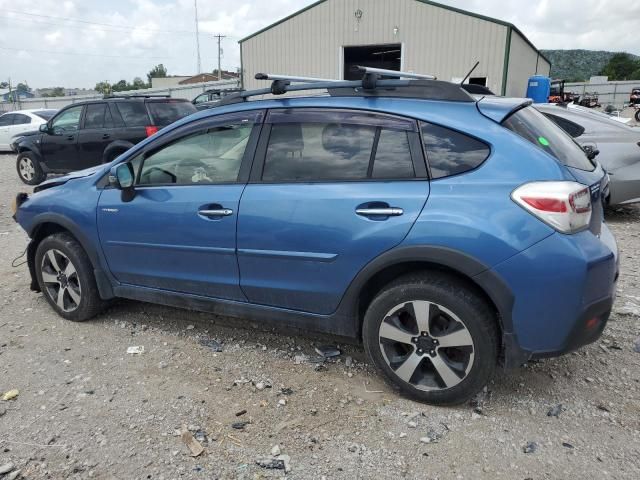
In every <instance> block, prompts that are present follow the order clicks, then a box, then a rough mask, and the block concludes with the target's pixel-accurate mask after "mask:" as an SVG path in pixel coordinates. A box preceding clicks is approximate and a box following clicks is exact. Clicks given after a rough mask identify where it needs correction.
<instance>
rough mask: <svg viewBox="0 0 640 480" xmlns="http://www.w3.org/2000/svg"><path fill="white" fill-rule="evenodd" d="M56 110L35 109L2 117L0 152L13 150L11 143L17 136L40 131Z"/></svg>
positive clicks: (0, 118)
mask: <svg viewBox="0 0 640 480" xmlns="http://www.w3.org/2000/svg"><path fill="white" fill-rule="evenodd" d="M55 113H56V110H48V109H34V110H16V111H13V112H8V113H5V114H3V115H0V152H3V151H7V150H11V142H12V139H13V137H15V136H16V135H21V134H25V133H26V132H29V131H33V130H36V131H37V130H38V127H39V126H40V125H41V124H43V123H47V120H49V119H50V118H51V117H52V116H53V115H54V114H55Z"/></svg>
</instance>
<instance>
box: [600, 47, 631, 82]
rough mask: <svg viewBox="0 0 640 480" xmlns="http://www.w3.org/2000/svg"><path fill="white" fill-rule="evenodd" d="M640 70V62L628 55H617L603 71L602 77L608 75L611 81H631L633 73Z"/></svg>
mask: <svg viewBox="0 0 640 480" xmlns="http://www.w3.org/2000/svg"><path fill="white" fill-rule="evenodd" d="M638 69H640V62H639V61H637V60H634V58H633V57H632V56H631V55H629V54H628V53H616V54H615V55H614V56H613V57H611V59H610V60H609V63H607V65H605V67H604V68H603V69H602V72H601V73H600V75H606V76H607V77H609V80H627V79H631V78H632V76H633V73H634V72H635V71H636V70H638Z"/></svg>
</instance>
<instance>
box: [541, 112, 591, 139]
mask: <svg viewBox="0 0 640 480" xmlns="http://www.w3.org/2000/svg"><path fill="white" fill-rule="evenodd" d="M544 115H545V116H546V117H547V118H548V119H550V120H551V121H552V122H553V123H555V124H556V125H558V126H559V127H560V128H561V129H563V130H564V131H565V132H567V133H568V134H569V135H571V136H572V137H573V138H578V137H579V136H580V135H582V134H583V133H584V131H585V128H584V127H583V126H581V125H578V124H577V123H574V122H572V121H571V120H567V119H566V118H562V117H558V116H557V115H553V114H551V113H545V114H544Z"/></svg>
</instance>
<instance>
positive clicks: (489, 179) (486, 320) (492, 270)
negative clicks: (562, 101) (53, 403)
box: [15, 74, 618, 404]
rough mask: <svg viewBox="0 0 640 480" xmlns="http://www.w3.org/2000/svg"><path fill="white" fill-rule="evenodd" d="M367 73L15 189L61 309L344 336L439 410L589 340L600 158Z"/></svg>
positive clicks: (255, 105)
mask: <svg viewBox="0 0 640 480" xmlns="http://www.w3.org/2000/svg"><path fill="white" fill-rule="evenodd" d="M367 75H368V76H365V79H364V80H363V81H362V82H342V83H335V84H331V85H329V88H328V90H329V93H330V94H329V95H325V96H308V97H292V96H285V98H280V97H277V96H276V97H272V98H270V99H263V100H253V101H249V99H250V98H251V97H252V92H244V93H240V94H237V95H234V96H230V97H227V98H226V99H225V100H224V101H223V102H222V104H221V105H220V106H219V107H217V108H214V109H211V110H207V111H203V112H200V113H198V114H195V115H191V116H189V117H187V118H185V119H183V120H181V121H179V122H177V123H175V124H174V125H172V126H170V127H168V128H166V129H164V130H162V131H160V132H159V133H158V134H156V135H154V136H153V137H152V138H149V139H147V140H145V141H143V142H142V143H140V144H138V145H136V146H135V147H133V148H131V150H129V151H127V152H126V153H125V154H123V155H122V156H120V157H119V158H118V159H116V160H115V161H114V162H112V163H111V164H110V165H104V166H98V167H96V168H93V169H91V170H86V171H84V172H76V173H74V174H71V175H68V176H66V177H61V178H56V179H52V180H50V181H48V182H45V183H43V184H42V185H40V186H38V187H36V189H35V193H34V194H33V195H26V194H20V195H19V196H18V197H17V199H16V213H15V217H16V219H17V221H18V222H19V223H20V225H21V226H22V227H23V228H24V229H25V231H26V232H27V233H28V234H29V236H30V238H31V242H30V243H29V248H28V264H29V269H30V272H31V275H32V278H33V282H32V289H33V290H36V291H42V293H43V295H44V297H45V298H46V300H47V301H48V302H49V303H50V305H51V306H52V307H53V309H54V310H55V311H56V312H57V313H58V314H59V315H61V316H62V317H64V318H67V319H69V320H76V321H81V320H87V319H89V318H91V317H93V316H95V315H96V314H98V313H99V312H100V311H101V309H102V308H103V306H104V305H105V303H106V302H107V301H108V300H110V299H112V298H115V297H121V298H129V299H136V300H141V301H146V302H154V303H160V304H166V305H173V306H177V307H184V308H189V309H197V310H202V311H209V312H213V313H216V314H224V315H232V316H237V317H243V318H251V319H252V320H254V321H258V322H264V323H265V324H266V323H269V324H273V323H277V324H279V325H280V326H284V327H296V328H297V329H302V330H315V331H323V332H329V333H332V334H335V335H338V336H345V337H352V338H357V339H360V340H361V341H362V342H363V343H364V346H365V348H366V351H367V353H368V355H369V356H370V358H371V360H372V361H373V363H374V364H375V365H376V366H377V367H378V368H379V370H380V371H381V372H382V374H383V375H384V377H385V378H386V379H387V380H389V381H390V382H391V384H392V385H394V386H395V387H397V388H398V389H399V390H401V391H402V392H404V393H405V394H407V395H409V396H411V397H414V398H417V399H419V400H422V401H425V402H428V403H433V404H454V403H460V402H463V401H465V400H467V399H469V398H470V397H471V396H472V395H473V394H475V393H476V392H478V391H479V390H480V389H481V388H483V386H484V385H485V384H486V383H487V382H488V381H489V380H490V378H491V377H492V375H493V373H494V370H495V368H496V366H497V365H504V366H507V367H510V366H518V365H521V364H523V363H524V362H526V361H527V360H529V359H532V358H540V357H547V356H554V355H560V354H563V353H566V352H569V351H571V350H574V349H576V348H578V347H580V346H582V345H585V344H587V343H590V342H593V341H595V340H596V339H597V338H598V337H599V336H600V334H601V332H602V330H603V329H604V327H605V324H606V322H607V319H608V317H609V314H610V311H611V308H612V303H613V299H614V292H615V285H616V280H617V276H618V258H617V248H616V243H615V240H614V238H613V236H612V235H611V233H610V231H609V229H608V228H607V225H606V224H605V223H604V217H603V206H602V199H603V198H605V197H606V190H607V185H608V178H607V175H606V174H605V172H604V171H603V170H602V168H601V167H600V166H599V165H598V164H597V163H594V162H592V161H590V160H589V159H588V158H587V157H586V155H585V153H584V152H583V151H582V150H581V149H580V147H579V146H578V145H577V144H576V143H575V142H574V141H573V140H572V139H571V138H570V137H569V136H567V135H566V134H565V133H564V132H562V131H561V130H560V129H559V128H558V127H557V126H555V124H553V123H552V122H551V121H550V120H548V119H546V118H545V117H544V116H543V115H542V114H540V113H539V112H537V111H536V110H535V109H533V108H532V107H531V106H530V102H529V101H527V100H522V99H502V98H489V97H487V98H484V99H481V100H479V101H478V100H475V99H474V98H472V97H471V96H469V95H468V94H467V93H466V92H464V91H462V90H461V89H460V88H459V86H457V85H453V84H450V83H446V82H439V81H430V80H411V81H409V80H379V79H377V78H376V77H375V75H371V74H367ZM323 85H324V84H322V83H317V84H313V83H310V84H308V85H306V86H305V85H303V86H299V85H290V84H289V83H288V81H282V80H276V81H275V82H274V84H273V86H272V91H273V92H274V93H276V94H280V93H283V92H285V91H290V90H301V89H303V88H313V89H318V88H320V87H322V86H323ZM326 86H327V85H325V87H326ZM258 93H264V92H263V91H258Z"/></svg>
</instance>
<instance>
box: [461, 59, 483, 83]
mask: <svg viewBox="0 0 640 480" xmlns="http://www.w3.org/2000/svg"><path fill="white" fill-rule="evenodd" d="M478 65H480V61H479V60H478V61H477V62H476V64H475V65H474V66H473V68H472V69H471V70H469V73H467V76H466V77H464V78H463V79H462V81H461V82H460V85H464V82H466V81H467V79H468V78H469V77H470V76H471V74H472V73H473V72H474V71H475V69H476V68H478Z"/></svg>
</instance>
